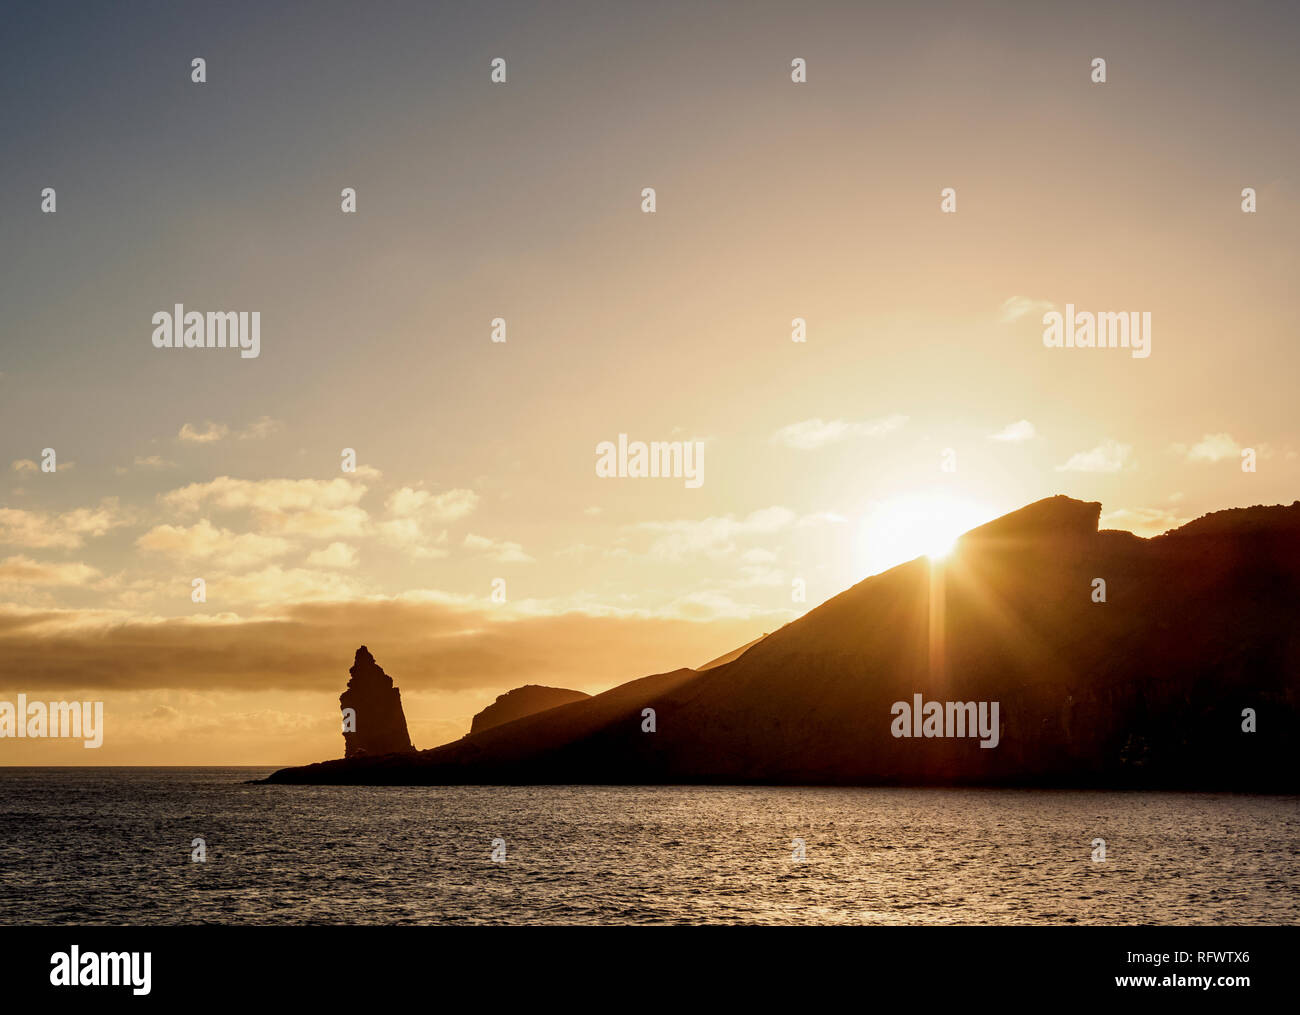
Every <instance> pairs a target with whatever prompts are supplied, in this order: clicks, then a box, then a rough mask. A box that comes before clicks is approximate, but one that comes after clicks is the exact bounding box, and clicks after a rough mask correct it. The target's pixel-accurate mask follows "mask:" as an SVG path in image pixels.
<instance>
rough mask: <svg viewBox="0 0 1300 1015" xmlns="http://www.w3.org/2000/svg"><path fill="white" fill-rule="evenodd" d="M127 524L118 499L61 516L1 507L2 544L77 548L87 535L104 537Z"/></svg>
mask: <svg viewBox="0 0 1300 1015" xmlns="http://www.w3.org/2000/svg"><path fill="white" fill-rule="evenodd" d="M125 524H127V519H126V518H125V517H124V516H123V515H122V513H121V512H120V511H119V509H118V505H117V499H116V498H114V497H110V498H108V499H106V500H103V501H101V502H100V505H99V507H97V508H77V509H76V510H73V511H65V512H63V513H61V514H51V513H47V512H41V511H24V510H21V509H19V508H0V545H10V546H25V547H29V548H32V549H41V548H47V547H58V548H61V549H75V548H77V547H79V546H81V545H82V543H84V542H85V540H86V537H87V536H92V537H93V536H102V535H103V534H104V533H105V532H107V531H108V530H109V529H113V528H116V527H118V526H120V525H125Z"/></svg>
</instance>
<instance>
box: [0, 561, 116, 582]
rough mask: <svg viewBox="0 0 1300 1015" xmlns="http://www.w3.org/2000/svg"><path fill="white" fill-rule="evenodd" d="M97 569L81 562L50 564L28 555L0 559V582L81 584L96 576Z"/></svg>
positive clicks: (97, 573) (97, 574)
mask: <svg viewBox="0 0 1300 1015" xmlns="http://www.w3.org/2000/svg"><path fill="white" fill-rule="evenodd" d="M98 576H99V571H98V570H97V569H96V568H93V567H90V566H89V565H87V564H82V563H70V564H51V563H46V562H44V561H36V560H32V559H31V558H30V557H10V558H8V559H7V560H0V584H4V585H7V584H11V583H12V584H15V585H81V584H83V583H85V582H88V581H90V580H91V579H92V578H97V577H98Z"/></svg>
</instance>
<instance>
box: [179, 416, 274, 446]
mask: <svg viewBox="0 0 1300 1015" xmlns="http://www.w3.org/2000/svg"><path fill="white" fill-rule="evenodd" d="M282 425H283V424H282V423H281V422H280V421H279V420H278V419H272V418H271V417H270V416H259V417H258V418H257V419H256V420H254V421H253V422H252V423H249V424H248V426H246V427H244V428H243V429H242V430H234V431H232V430H231V429H230V427H229V426H227V425H226V424H225V423H213V422H212V421H211V420H208V421H206V422H205V423H204V424H203V429H202V430H200V429H198V428H197V427H195V426H194V425H193V424H192V423H186V424H184V425H183V426H182V427H181V430H180V433H179V434H177V437H178V438H179V439H180V440H183V441H189V442H190V443H192V444H212V443H215V442H216V441H221V440H225V439H226V438H227V437H230V436H232V435H233V436H234V438H235V439H236V440H241V441H248V440H263V439H265V438H267V437H269V436H271V434H273V433H275V432H276V431H277V430H279V429H280V427H281V426H282Z"/></svg>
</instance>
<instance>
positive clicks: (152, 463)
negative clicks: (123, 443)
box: [135, 455, 176, 469]
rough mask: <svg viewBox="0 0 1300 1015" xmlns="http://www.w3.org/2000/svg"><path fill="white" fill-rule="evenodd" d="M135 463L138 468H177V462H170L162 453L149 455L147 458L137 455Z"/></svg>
mask: <svg viewBox="0 0 1300 1015" xmlns="http://www.w3.org/2000/svg"><path fill="white" fill-rule="evenodd" d="M135 464H136V467H137V468H141V469H174V468H176V463H175V462H169V461H167V460H166V459H165V458H163V457H161V456H160V455H149V456H148V457H147V458H142V457H140V456H139V455H137V456H136V459H135Z"/></svg>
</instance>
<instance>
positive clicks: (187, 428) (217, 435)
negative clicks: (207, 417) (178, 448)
mask: <svg viewBox="0 0 1300 1015" xmlns="http://www.w3.org/2000/svg"><path fill="white" fill-rule="evenodd" d="M228 433H230V427H228V426H226V424H225V423H213V422H208V423H205V424H204V428H203V429H202V430H199V429H197V428H196V427H194V426H192V425H191V424H189V423H185V424H184V425H182V426H181V431H180V433H179V434H177V435H176V436H177V437H178V438H179V439H180V440H183V441H189V442H191V443H193V444H211V443H212V442H214V441H219V440H221V439H222V438H223V437H225V436H226V435H227V434H228Z"/></svg>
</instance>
